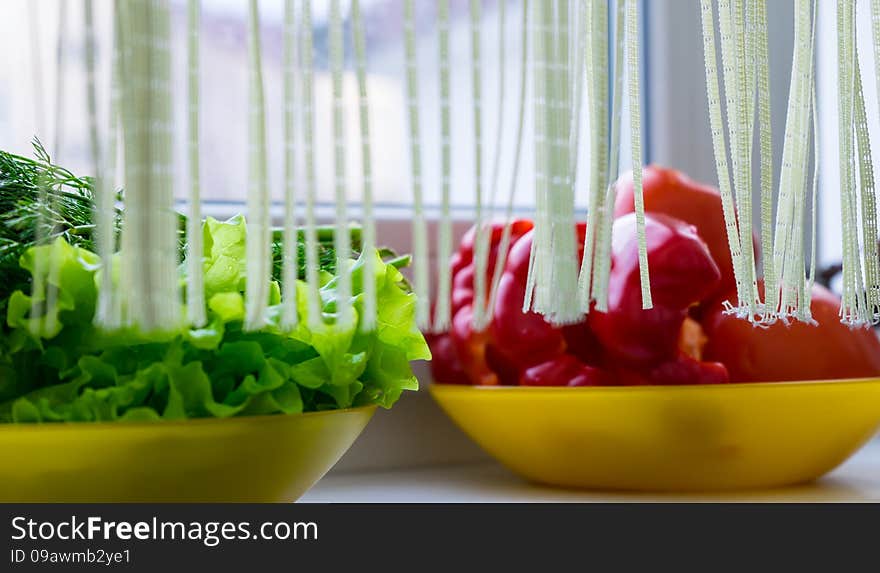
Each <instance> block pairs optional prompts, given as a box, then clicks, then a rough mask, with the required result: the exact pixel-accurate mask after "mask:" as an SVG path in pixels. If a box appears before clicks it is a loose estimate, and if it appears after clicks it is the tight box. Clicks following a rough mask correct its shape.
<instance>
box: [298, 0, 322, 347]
mask: <svg viewBox="0 0 880 573" xmlns="http://www.w3.org/2000/svg"><path fill="white" fill-rule="evenodd" d="M300 21H301V26H302V33H301V34H300V39H301V41H302V49H301V50H300V53H301V54H302V59H303V61H302V86H303V98H302V100H303V124H304V130H303V153H304V154H305V170H306V221H305V223H306V233H305V234H306V282H307V283H308V294H307V301H308V303H307V310H308V317H307V321H308V326H309V328H310V329H312V330H315V329H318V328H320V327H321V326H322V325H323V324H324V321H323V315H322V314H321V312H322V307H321V295H320V293H319V292H318V288H319V284H318V283H319V279H318V267H319V261H318V233H317V230H316V225H317V221H316V217H315V203H316V200H317V186H316V181H315V147H314V141H315V112H314V109H315V87H314V82H313V77H314V65H315V61H314V56H313V47H312V0H303V3H302V18H301V19H300Z"/></svg>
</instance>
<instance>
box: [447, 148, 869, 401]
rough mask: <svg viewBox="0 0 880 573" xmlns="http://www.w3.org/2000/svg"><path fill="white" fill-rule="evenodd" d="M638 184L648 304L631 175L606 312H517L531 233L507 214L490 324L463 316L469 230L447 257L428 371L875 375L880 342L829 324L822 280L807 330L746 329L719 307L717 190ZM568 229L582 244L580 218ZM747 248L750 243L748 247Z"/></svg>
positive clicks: (451, 379)
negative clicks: (448, 323) (442, 321)
mask: <svg viewBox="0 0 880 573" xmlns="http://www.w3.org/2000/svg"><path fill="white" fill-rule="evenodd" d="M643 184H644V199H645V208H646V210H647V214H646V224H645V231H646V240H647V241H646V242H647V252H648V253H647V254H648V259H649V261H650V269H651V271H650V272H651V289H652V295H653V302H654V308H653V309H650V310H643V308H642V299H641V285H640V280H639V279H640V277H639V264H638V246H637V233H636V226H635V221H634V217H635V215H634V214H633V211H634V199H633V183H632V178H631V177H630V176H626V175H624V176H623V177H622V178H621V179H620V180H619V181H618V182H617V184H616V185H617V192H618V194H617V204H616V208H615V214H616V220H615V222H614V226H613V239H612V248H611V254H612V265H611V270H610V276H609V283H608V293H609V297H608V308H607V310H605V311H599V310H598V309H596V308H595V307H594V308H593V309H592V310H591V312H590V313H589V314H588V315H587V316H586V317H585V318H584V319H583V320H580V321H578V322H577V323H574V324H569V325H565V326H553V325H551V324H549V323H548V322H547V321H546V320H545V319H544V317H542V316H540V315H539V314H537V313H535V312H526V313H524V312H523V311H522V306H523V304H522V303H523V298H524V294H525V288H526V275H527V273H528V269H529V260H530V252H531V250H532V238H533V234H534V232H533V230H532V222H531V221H528V220H517V221H514V222H513V223H512V224H511V227H510V236H511V248H510V251H509V254H508V256H507V258H506V260H504V261H502V264H503V265H504V267H503V269H502V272H501V280H500V282H499V285H498V294H497V300H496V303H495V307H494V309H493V314H492V320H491V321H490V323H489V326H488V327H487V328H486V329H485V330H483V331H478V330H477V329H475V328H473V321H472V312H471V310H470V308H471V305H472V304H473V301H474V288H475V286H474V285H475V281H474V267H475V265H474V247H473V244H474V236H475V233H474V232H473V231H471V232H469V233H468V234H467V235H465V237H464V239H463V240H462V242H461V245H460V247H459V250H458V252H457V253H456V254H455V255H454V256H453V258H452V260H451V263H450V267H451V272H452V275H453V287H454V288H453V293H452V296H451V306H452V312H453V326H452V328H451V329H450V330H449V331H448V332H446V333H441V334H434V335H432V336H431V347H432V349H433V351H434V354H435V360H434V361H433V362H432V370H433V374H434V379H435V380H436V381H437V382H441V383H449V384H473V385H488V386H492V385H503V386H616V385H624V386H645V385H685V384H723V383H728V382H733V383H738V382H780V381H798V380H818V379H822V380H829V379H837V378H869V377H876V376H880V340H878V338H877V336H876V334H875V333H874V332H873V331H871V330H870V329H867V328H850V326H848V325H845V324H841V323H840V319H839V316H838V311H839V308H840V299H839V298H838V297H837V296H836V295H834V294H833V293H831V292H829V291H827V290H826V289H824V288H822V287H819V286H815V287H814V288H813V292H814V296H813V297H812V305H811V307H812V315H813V316H814V317H815V318H816V319H817V320H818V324H798V323H795V324H791V323H788V324H787V323H785V322H783V321H781V320H780V321H777V322H776V323H774V324H772V325H764V324H762V325H760V326H756V325H754V324H751V323H749V322H748V321H745V320H743V319H742V318H739V317H737V316H734V315H732V314H731V313H729V312H727V310H726V306H725V304H724V303H725V301H726V300H729V299H733V300H735V297H736V292H735V289H734V287H735V281H734V277H733V266H732V262H731V257H730V254H729V252H728V251H727V244H726V238H725V236H724V230H723V227H722V225H721V222H722V221H723V213H722V202H721V196H720V194H719V192H718V190H716V189H713V188H712V187H709V186H706V185H701V184H699V183H696V182H694V181H692V180H690V179H689V178H687V177H686V176H685V175H683V174H682V173H680V172H677V171H674V170H671V169H665V168H662V167H657V166H653V165H652V166H648V167H646V168H645V169H644V179H643ZM503 229H504V225H503V224H500V223H498V224H494V225H493V227H492V231H491V233H487V235H489V244H490V253H489V258H488V260H489V262H490V264H489V267H488V269H487V276H488V277H491V276H492V275H493V273H494V271H495V268H494V265H495V260H496V254H497V251H498V250H499V245H500V243H501V237H502V235H503ZM574 231H575V232H576V233H577V240H578V242H579V243H583V240H584V235H585V232H586V227H585V225H583V224H578V226H577V228H576V229H575V230H574ZM758 247H759V245H758V243H757V241H755V250H756V252H757V253H758V254H760V253H759V248H758ZM580 256H581V255H580V254H578V260H573V261H572V264H573V265H575V264H578V262H579V260H580ZM486 282H491V281H490V280H489V279H487V281H486ZM801 355H807V356H809V358H802V357H801ZM794 356H798V358H797V359H792V358H793V357H794Z"/></svg>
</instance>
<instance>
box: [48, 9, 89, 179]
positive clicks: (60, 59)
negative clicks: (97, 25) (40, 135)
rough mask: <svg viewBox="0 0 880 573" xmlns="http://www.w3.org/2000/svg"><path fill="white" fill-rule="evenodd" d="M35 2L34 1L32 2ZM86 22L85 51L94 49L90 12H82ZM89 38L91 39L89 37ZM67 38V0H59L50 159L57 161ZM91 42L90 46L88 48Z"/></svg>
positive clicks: (62, 118)
mask: <svg viewBox="0 0 880 573" xmlns="http://www.w3.org/2000/svg"><path fill="white" fill-rule="evenodd" d="M34 4H35V2H34ZM86 11H88V12H91V11H92V3H91V2H90V1H89V0H84V1H83V12H86ZM84 16H85V24H86V30H85V35H86V51H88V50H89V49H92V50H94V34H95V32H94V26H93V25H92V28H91V29H89V26H90V24H91V22H93V20H94V18H93V16H92V14H84ZM90 38H91V39H90ZM66 40H67V0H61V1H60V2H59V3H58V38H57V40H56V41H55V142H54V145H53V147H52V159H53V160H55V162H56V163H57V162H58V160H59V158H60V157H61V146H62V144H63V142H64V102H65V101H66V99H67V98H66V97H65V96H66V95H67V94H65V92H64V80H65V75H66V74H65V71H66V70H67V66H66V65H65V57H64V56H65V54H66V50H65V45H64V44H65V42H66ZM89 44H91V46H92V47H91V48H89ZM88 59H89V56H88V54H86V73H88Z"/></svg>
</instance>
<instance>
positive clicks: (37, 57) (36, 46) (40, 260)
mask: <svg viewBox="0 0 880 573" xmlns="http://www.w3.org/2000/svg"><path fill="white" fill-rule="evenodd" d="M39 23H40V9H39V5H38V3H37V2H29V3H28V26H29V31H30V34H29V36H30V39H31V45H30V48H31V49H30V64H31V65H30V68H31V81H32V83H33V90H34V97H33V101H34V128H35V130H36V134H37V135H36V137H37V138H39V137H40V136H41V135H44V134H45V129H46V110H45V91H44V89H43V51H42V46H41V45H40V41H41V36H42V34H41V33H40V25H39ZM37 198H38V204H39V206H40V209H39V211H38V213H37V227H36V232H35V233H34V235H35V240H36V244H38V245H42V244H44V243H45V242H46V240H47V236H46V229H45V228H46V209H48V208H49V207H48V203H49V193H47V192H46V187H45V185H44V184H43V183H42V182H40V181H38V182H37ZM36 253H37V255H36V256H35V257H34V272H33V273H32V274H33V284H32V285H31V317H34V318H37V319H38V321H39V323H40V327H39V329H40V330H41V331H43V330H49V331H50V332H51V330H52V329H53V328H54V326H55V325H54V324H49V325H47V324H46V319H45V318H43V309H44V308H46V306H44V302H45V298H46V296H47V294H48V293H46V287H47V285H46V280H45V277H44V275H45V273H46V270H47V267H48V264H49V261H48V257H47V256H45V254H44V253H43V250H42V249H39V250H37V252H36ZM50 290H51V289H50ZM50 320H51V319H50Z"/></svg>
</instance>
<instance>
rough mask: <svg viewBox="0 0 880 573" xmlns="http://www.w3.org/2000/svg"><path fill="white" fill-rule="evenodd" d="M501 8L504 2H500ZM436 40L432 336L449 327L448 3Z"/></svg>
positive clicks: (441, 8)
mask: <svg viewBox="0 0 880 573" xmlns="http://www.w3.org/2000/svg"><path fill="white" fill-rule="evenodd" d="M502 4H504V2H502ZM437 36H438V44H439V46H438V47H439V59H440V196H441V199H440V229H439V233H438V238H437V243H438V244H437V277H438V281H437V305H436V306H435V308H434V324H433V328H434V332H446V331H447V330H449V326H450V324H451V318H452V317H451V304H450V303H451V301H450V298H451V294H452V273H451V272H450V268H449V258H450V257H451V256H452V217H451V215H450V209H449V196H450V187H451V176H452V142H451V139H452V132H451V127H452V112H451V107H450V103H449V89H450V87H449V84H450V82H449V77H450V74H449V0H438V2H437Z"/></svg>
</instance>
